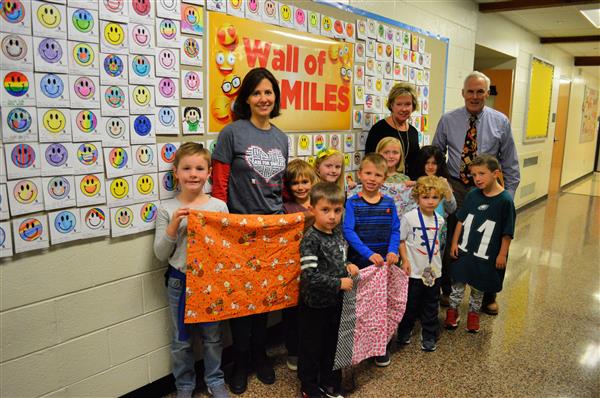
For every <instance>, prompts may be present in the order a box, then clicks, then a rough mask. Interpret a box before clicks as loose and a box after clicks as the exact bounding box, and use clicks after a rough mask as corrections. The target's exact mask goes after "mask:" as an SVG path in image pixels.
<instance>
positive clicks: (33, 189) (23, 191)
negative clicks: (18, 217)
mask: <svg viewBox="0 0 600 398" xmlns="http://www.w3.org/2000/svg"><path fill="white" fill-rule="evenodd" d="M13 196H14V197H15V199H16V200H17V202H19V203H22V204H24V205H27V204H30V203H33V202H34V201H35V200H36V198H37V197H38V189H37V186H36V185H35V183H34V182H33V181H31V180H21V181H19V182H18V183H17V184H15V187H14V188H13Z"/></svg>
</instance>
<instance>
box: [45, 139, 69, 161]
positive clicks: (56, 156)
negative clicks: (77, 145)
mask: <svg viewBox="0 0 600 398" xmlns="http://www.w3.org/2000/svg"><path fill="white" fill-rule="evenodd" d="M45 158H46V161H47V162H48V164H50V165H51V166H54V167H59V166H62V165H63V164H65V163H67V160H68V159H69V152H68V151H67V148H65V146H64V145H63V144H58V143H57V144H51V145H49V146H48V148H46V153H45Z"/></svg>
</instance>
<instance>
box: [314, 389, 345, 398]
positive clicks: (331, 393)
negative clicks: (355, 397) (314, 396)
mask: <svg viewBox="0 0 600 398" xmlns="http://www.w3.org/2000/svg"><path fill="white" fill-rule="evenodd" d="M319 391H321V394H323V396H325V397H328V398H344V396H343V395H342V394H340V393H339V392H338V391H337V390H336V389H335V388H333V387H324V386H321V387H319Z"/></svg>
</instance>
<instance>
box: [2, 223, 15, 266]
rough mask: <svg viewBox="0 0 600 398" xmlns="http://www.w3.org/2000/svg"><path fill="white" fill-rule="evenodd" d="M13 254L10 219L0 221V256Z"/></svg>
mask: <svg viewBox="0 0 600 398" xmlns="http://www.w3.org/2000/svg"><path fill="white" fill-rule="evenodd" d="M12 254H13V243H12V232H11V227H10V221H7V222H2V223H0V257H10V256H12Z"/></svg>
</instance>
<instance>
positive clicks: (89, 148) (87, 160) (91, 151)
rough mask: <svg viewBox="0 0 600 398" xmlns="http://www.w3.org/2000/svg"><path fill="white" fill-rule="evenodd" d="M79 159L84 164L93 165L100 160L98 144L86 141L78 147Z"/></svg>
mask: <svg viewBox="0 0 600 398" xmlns="http://www.w3.org/2000/svg"><path fill="white" fill-rule="evenodd" d="M77 159H78V160H79V162H80V163H81V164H83V165H84V166H92V165H94V164H95V163H96V162H97V161H98V148H96V145H94V144H92V143H89V142H86V143H83V144H81V145H79V148H77Z"/></svg>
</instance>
